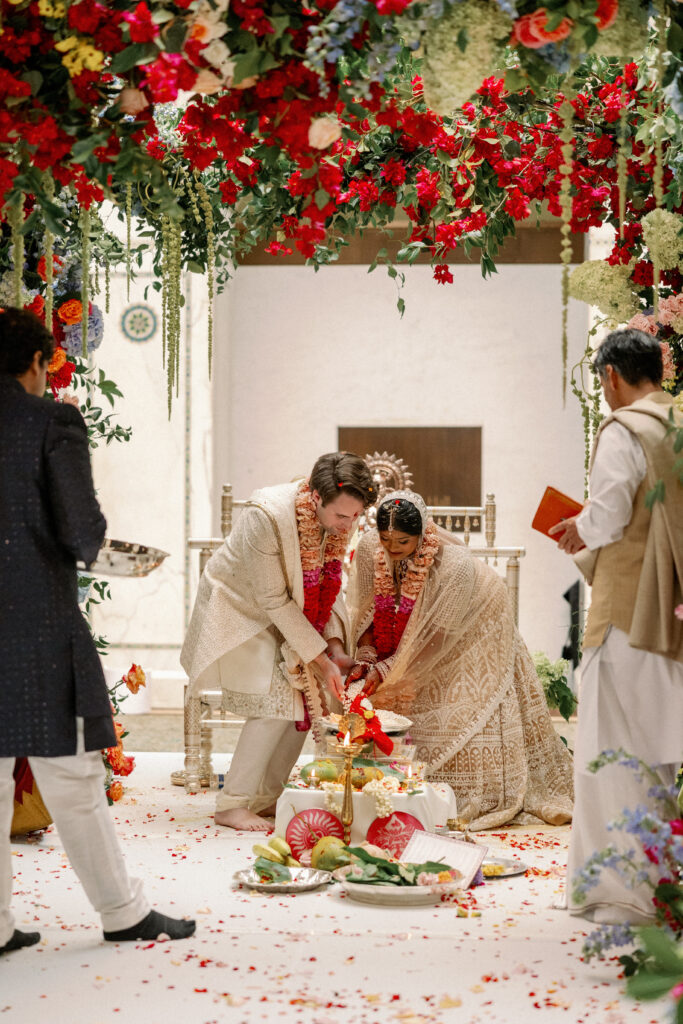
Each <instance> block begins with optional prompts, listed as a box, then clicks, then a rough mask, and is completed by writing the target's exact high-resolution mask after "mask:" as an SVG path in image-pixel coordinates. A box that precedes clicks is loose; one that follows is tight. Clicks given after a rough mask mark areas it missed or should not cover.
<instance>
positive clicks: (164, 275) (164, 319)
mask: <svg viewBox="0 0 683 1024" xmlns="http://www.w3.org/2000/svg"><path fill="white" fill-rule="evenodd" d="M168 247H169V219H168V217H167V216H166V215H164V216H163V217H162V218H161V365H162V366H166V353H167V342H168V338H167V335H168V304H167V300H168V267H169V255H168Z"/></svg>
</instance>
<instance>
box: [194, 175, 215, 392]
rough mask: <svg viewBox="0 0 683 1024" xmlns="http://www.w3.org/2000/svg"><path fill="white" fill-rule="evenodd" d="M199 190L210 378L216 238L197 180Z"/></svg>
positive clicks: (207, 201)
mask: <svg viewBox="0 0 683 1024" xmlns="http://www.w3.org/2000/svg"><path fill="white" fill-rule="evenodd" d="M197 191H198V192H199V200H200V202H201V204H202V213H203V214H204V221H205V223H206V283H207V289H208V309H207V334H208V357H209V379H211V360H212V357H213V299H214V281H215V265H216V240H215V235H214V221H213V211H212V209H211V201H210V199H209V196H208V193H207V191H206V188H205V187H204V182H203V181H200V180H197Z"/></svg>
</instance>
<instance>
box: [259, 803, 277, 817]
mask: <svg viewBox="0 0 683 1024" xmlns="http://www.w3.org/2000/svg"><path fill="white" fill-rule="evenodd" d="M276 811H277V804H271V805H270V807H264V808H263V810H262V811H260V812H259V813H260V814H261V817H263V818H274V817H275V812H276Z"/></svg>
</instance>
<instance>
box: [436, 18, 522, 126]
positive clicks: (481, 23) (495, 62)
mask: <svg viewBox="0 0 683 1024" xmlns="http://www.w3.org/2000/svg"><path fill="white" fill-rule="evenodd" d="M463 31H466V33H467V49H466V50H465V52H464V53H463V51H462V50H461V49H460V47H459V46H458V36H459V35H460V33H461V32H463ZM511 31H512V20H511V18H510V17H509V16H508V15H507V14H505V12H504V11H502V10H501V8H500V7H499V6H498V4H497V3H491V2H490V0H463V2H462V3H456V4H455V6H454V7H452V8H451V10H450V11H449V12H448V14H447V15H446V16H445V17H444V18H441V19H439V20H438V21H434V22H432V23H431V24H430V25H429V27H428V28H427V30H426V32H425V34H424V35H423V37H422V49H423V51H424V62H423V67H422V81H423V85H424V95H425V101H426V102H427V105H428V106H429V107H430V109H431V110H434V111H436V112H437V113H439V114H443V115H447V114H451V113H452V112H453V111H454V110H457V109H458V107H461V106H462V105H463V103H466V102H467V100H468V99H469V98H470V96H471V95H472V93H474V92H476V91H477V89H478V88H479V86H480V85H481V83H482V82H483V80H484V79H485V78H488V77H489V75H491V74H493V73H494V72H495V71H496V70H497V69H499V68H500V69H502V68H503V55H504V43H505V40H506V39H508V38H509V36H510V32H511ZM500 40H502V41H503V45H501V43H500V42H499V41H500Z"/></svg>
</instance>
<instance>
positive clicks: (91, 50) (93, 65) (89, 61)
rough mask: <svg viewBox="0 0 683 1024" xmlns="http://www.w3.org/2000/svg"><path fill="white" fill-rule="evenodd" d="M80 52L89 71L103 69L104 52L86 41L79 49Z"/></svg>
mask: <svg viewBox="0 0 683 1024" xmlns="http://www.w3.org/2000/svg"><path fill="white" fill-rule="evenodd" d="M78 54H79V56H80V58H81V60H82V61H83V63H84V64H85V66H86V68H87V69H88V71H101V70H102V68H103V66H104V54H103V53H102V51H101V50H97V49H95V47H94V46H90V44H89V43H86V44H85V45H84V46H81V48H80V49H79V51H78Z"/></svg>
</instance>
